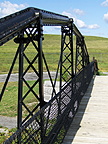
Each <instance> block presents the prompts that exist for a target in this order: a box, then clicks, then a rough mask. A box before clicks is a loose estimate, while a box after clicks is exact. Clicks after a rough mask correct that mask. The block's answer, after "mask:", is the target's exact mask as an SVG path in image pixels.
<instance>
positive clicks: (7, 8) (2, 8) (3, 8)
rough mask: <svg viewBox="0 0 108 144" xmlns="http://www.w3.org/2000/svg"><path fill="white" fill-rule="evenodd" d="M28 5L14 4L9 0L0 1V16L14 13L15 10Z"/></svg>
mask: <svg viewBox="0 0 108 144" xmlns="http://www.w3.org/2000/svg"><path fill="white" fill-rule="evenodd" d="M25 7H26V4H20V5H18V4H12V3H11V2H9V1H4V2H2V3H0V17H4V16H6V15H9V14H12V13H14V12H17V11H19V10H21V9H24V8H25Z"/></svg>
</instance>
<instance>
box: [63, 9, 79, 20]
mask: <svg viewBox="0 0 108 144" xmlns="http://www.w3.org/2000/svg"><path fill="white" fill-rule="evenodd" d="M62 15H65V16H68V17H69V18H73V21H74V22H75V21H76V18H75V17H74V16H73V15H72V14H71V13H69V12H66V11H63V12H62Z"/></svg>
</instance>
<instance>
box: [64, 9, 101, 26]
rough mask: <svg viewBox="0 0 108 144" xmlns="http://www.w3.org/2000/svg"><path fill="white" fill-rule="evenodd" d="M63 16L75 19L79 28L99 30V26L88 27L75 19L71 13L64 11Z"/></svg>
mask: <svg viewBox="0 0 108 144" xmlns="http://www.w3.org/2000/svg"><path fill="white" fill-rule="evenodd" d="M62 14H63V15H66V16H68V17H70V18H73V20H74V23H75V24H76V25H77V26H78V28H86V29H97V28H99V25H98V24H92V25H86V24H85V22H84V21H82V20H80V19H78V18H77V17H73V15H72V14H71V13H69V12H66V11H64V12H63V13H62Z"/></svg>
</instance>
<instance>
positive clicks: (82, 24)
mask: <svg viewBox="0 0 108 144" xmlns="http://www.w3.org/2000/svg"><path fill="white" fill-rule="evenodd" d="M76 22H77V25H78V27H79V28H86V27H87V26H86V24H85V22H83V21H82V20H79V19H77V21H76Z"/></svg>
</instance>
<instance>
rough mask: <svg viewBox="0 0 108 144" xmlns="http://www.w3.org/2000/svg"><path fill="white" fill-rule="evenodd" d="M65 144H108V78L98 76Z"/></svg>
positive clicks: (88, 92)
mask: <svg viewBox="0 0 108 144" xmlns="http://www.w3.org/2000/svg"><path fill="white" fill-rule="evenodd" d="M63 144H108V76H96V77H95V78H94V79H93V80H92V81H91V83H90V86H89V88H88V90H87V92H86V94H85V96H84V97H83V99H82V101H81V104H80V107H79V110H78V112H77V114H76V116H75V118H74V120H73V122H72V124H71V126H70V128H69V130H68V132H67V135H66V136H65V139H64V141H63Z"/></svg>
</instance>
